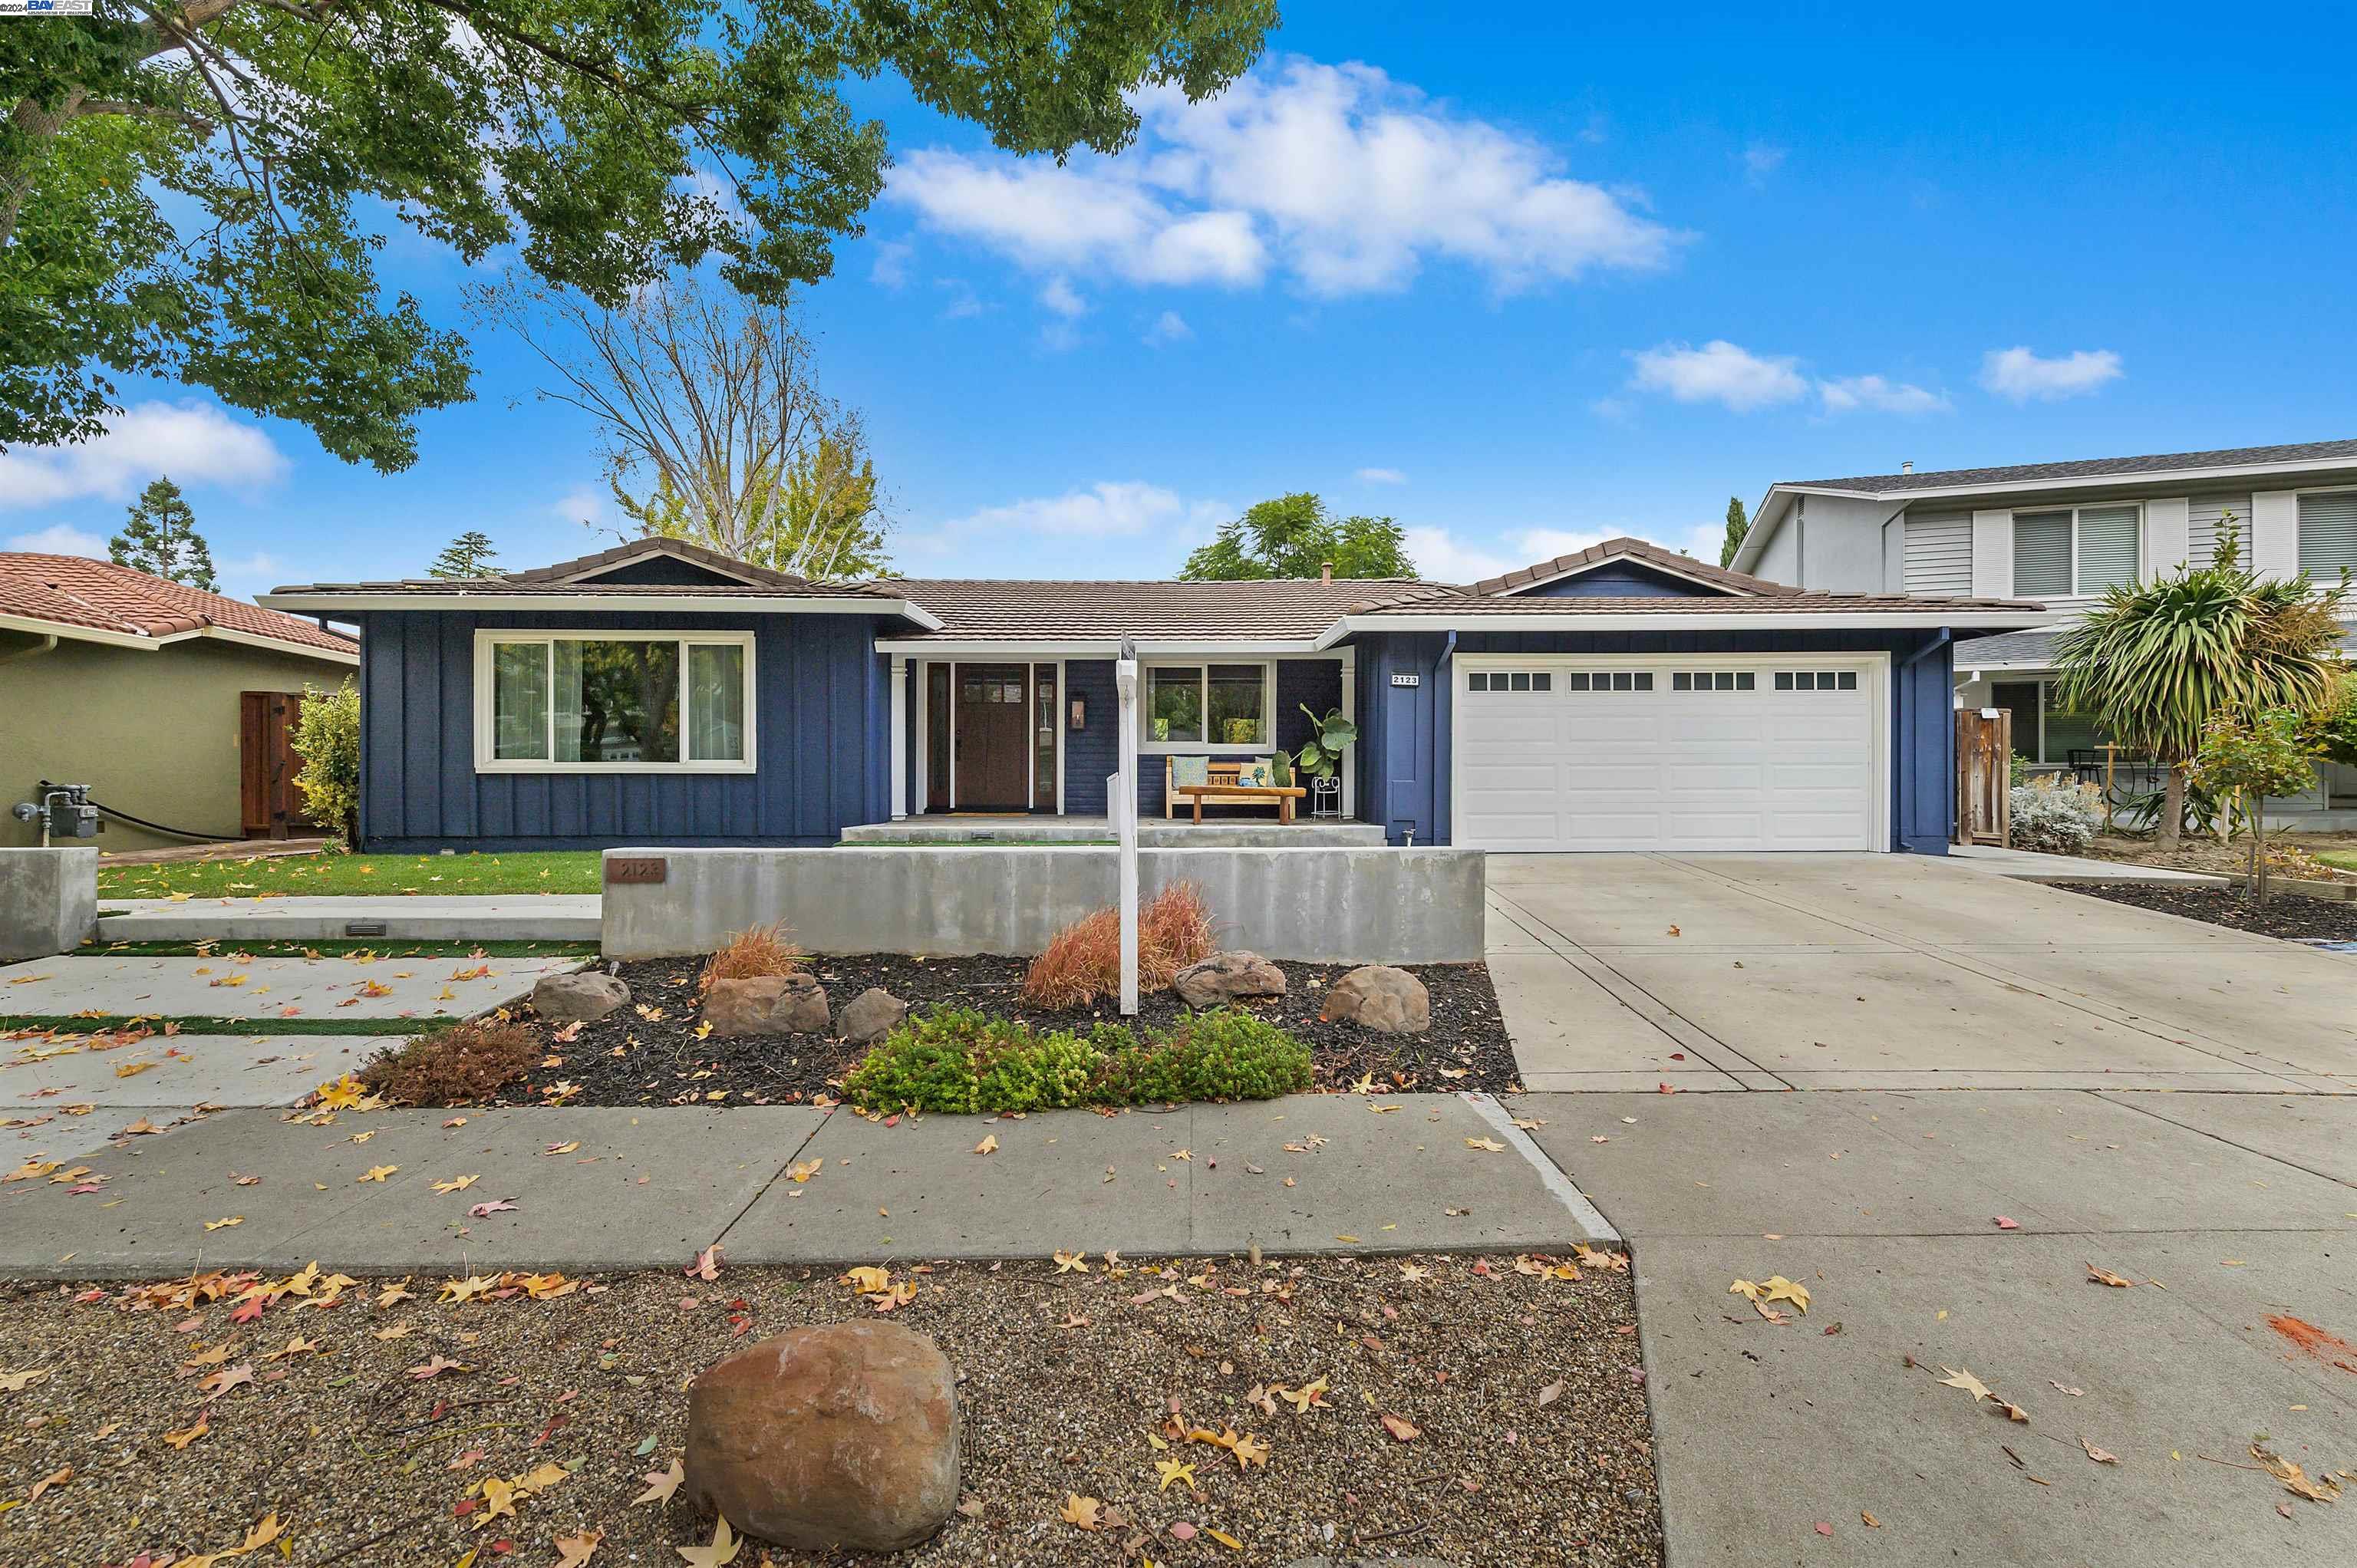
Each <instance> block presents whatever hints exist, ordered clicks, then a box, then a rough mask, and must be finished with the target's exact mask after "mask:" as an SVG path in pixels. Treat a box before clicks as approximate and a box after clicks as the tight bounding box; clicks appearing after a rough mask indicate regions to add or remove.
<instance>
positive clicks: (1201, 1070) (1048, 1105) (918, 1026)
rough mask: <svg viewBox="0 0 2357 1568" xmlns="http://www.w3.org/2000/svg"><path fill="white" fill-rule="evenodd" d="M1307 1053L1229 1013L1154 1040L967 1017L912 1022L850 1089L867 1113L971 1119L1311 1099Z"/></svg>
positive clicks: (1129, 1033)
mask: <svg viewBox="0 0 2357 1568" xmlns="http://www.w3.org/2000/svg"><path fill="white" fill-rule="evenodd" d="M1309 1081H1310V1071H1309V1048H1308V1047H1307V1046H1305V1045H1303V1044H1302V1043H1301V1042H1300V1041H1299V1040H1297V1039H1295V1038H1294V1037H1293V1036H1291V1035H1289V1034H1287V1033H1286V1031H1285V1030H1283V1029H1281V1028H1279V1027H1277V1026H1275V1025H1274V1024H1271V1023H1269V1022H1268V1021H1266V1020H1265V1019H1263V1018H1256V1017H1254V1015H1251V1014H1249V1013H1243V1012H1238V1011H1236V1010H1234V1009H1232V1008H1222V1009H1219V1010H1217V1011H1215V1012H1210V1013H1202V1014H1198V1015H1194V1016H1192V1017H1189V1018H1186V1019H1184V1020H1181V1021H1180V1022H1179V1023H1177V1024H1174V1025H1172V1026H1170V1027H1169V1028H1168V1029H1167V1030H1163V1031H1160V1032H1158V1033H1155V1034H1148V1035H1145V1036H1141V1035H1140V1034H1139V1033H1138V1032H1136V1031H1135V1030H1132V1029H1130V1028H1129V1027H1127V1026H1124V1025H1120V1024H1103V1023H1101V1024H1098V1025H1096V1026H1093V1027H1092V1028H1091V1029H1090V1030H1089V1031H1088V1032H1087V1033H1086V1034H1075V1033H1073V1032H1071V1031H1070V1030H1066V1029H1053V1030H1048V1031H1045V1032H1041V1031H1039V1030H1035V1029H1033V1028H1032V1027H1031V1026H1029V1025H1028V1024H1024V1023H1021V1022H1018V1021H1017V1020H1015V1019H1011V1018H993V1017H991V1016H989V1015H986V1014H983V1013H980V1012H977V1011H975V1010H974V1009H973V1008H969V1007H939V1008H935V1009H934V1010H932V1011H931V1012H930V1013H927V1014H925V1015H922V1016H921V1017H918V1016H912V1017H910V1018H909V1020H908V1021H907V1022H906V1023H904V1024H902V1025H901V1026H899V1028H897V1029H895V1030H893V1031H892V1033H891V1034H890V1035H888V1036H886V1037H885V1039H884V1041H883V1043H882V1044H880V1045H878V1046H877V1047H876V1048H875V1049H874V1050H872V1051H870V1052H868V1054H867V1057H866V1060H864V1061H862V1062H861V1063H860V1064H859V1065H858V1066H857V1067H856V1068H854V1069H852V1071H851V1073H850V1075H849V1076H848V1077H846V1078H845V1079H844V1080H843V1095H844V1099H845V1100H846V1101H849V1102H850V1103H852V1104H853V1105H856V1106H860V1107H862V1108H864V1109H866V1110H870V1111H888V1112H897V1111H933V1112H964V1113H972V1112H998V1111H1057V1110H1065V1109H1069V1108H1071V1107H1073V1106H1079V1105H1146V1104H1162V1103H1172V1102H1177V1101H1189V1100H1273V1099H1275V1097H1276V1096H1278V1095H1280V1094H1291V1093H1295V1092H1297V1091H1298V1090H1304V1089H1307V1088H1308V1087H1309Z"/></svg>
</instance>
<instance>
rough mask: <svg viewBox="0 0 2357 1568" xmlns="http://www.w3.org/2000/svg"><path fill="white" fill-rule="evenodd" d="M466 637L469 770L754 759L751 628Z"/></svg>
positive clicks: (735, 767)
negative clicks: (470, 663)
mask: <svg viewBox="0 0 2357 1568" xmlns="http://www.w3.org/2000/svg"><path fill="white" fill-rule="evenodd" d="M476 640H477V645H478V646H477V650H476V654H477V656H476V660H475V682H476V691H475V701H476V714H477V715H478V726H477V739H476V757H475V764H476V767H477V768H478V769H479V770H482V771H486V772H509V773H529V772H585V773H586V772H599V771H604V770H608V769H611V770H613V771H615V772H640V773H645V772H664V771H677V772H683V773H713V772H732V771H748V770H749V769H750V768H752V766H753V762H752V757H753V753H752V718H751V715H752V711H753V635H752V633H750V632H716V633H697V634H691V635H682V634H679V633H672V632H665V633H634V632H541V633H530V632H485V633H481V634H479V636H478V638H477V639H476Z"/></svg>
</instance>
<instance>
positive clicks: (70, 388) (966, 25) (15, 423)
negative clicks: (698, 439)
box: [0, 0, 1276, 472]
mask: <svg viewBox="0 0 2357 1568" xmlns="http://www.w3.org/2000/svg"><path fill="white" fill-rule="evenodd" d="M1275 22H1276V6H1275V0H1157V3H1156V4H1152V5H1068V4H1065V3H1064V0H130V3H128V4H124V3H122V0H104V4H103V5H102V6H101V7H100V10H99V14H97V15H94V16H48V17H42V18H40V19H38V20H36V21H29V22H25V21H20V22H16V23H15V24H12V25H10V26H9V27H7V29H6V35H5V38H0V83H5V86H0V92H5V103H0V111H5V112H0V447H6V446H14V445H16V444H18V443H26V442H31V443H56V442H63V441H79V440H85V439H88V438H89V437H91V436H93V435H98V434H99V433H101V432H102V431H103V430H104V429H105V428H106V425H107V422H108V419H109V418H110V416H111V415H112V414H113V413H116V412H118V409H117V405H116V398H117V392H118V389H117V385H116V378H118V377H127V376H138V377H160V378H164V379H167V380H178V381H183V382H185V383H187V384H189V385H192V386H200V387H206V388H209V389H210V390H211V391H212V392H214V393H215V394H216V395H218V396H219V397H220V398H221V400H222V401H223V402H224V403H229V404H231V405H232V406H235V407H238V408H242V409H247V410H250V411H252V412H253V413H259V414H264V415H270V416H274V417H278V418H285V419H290V420H294V421H296V422H298V423H300V424H305V425H307V426H308V427H309V428H310V430H311V431H312V432H313V434H314V435H317V437H318V439H319V441H320V443H321V444H322V445H323V446H326V447H327V449H328V451H330V452H332V453H334V454H335V455H336V456H339V457H341V458H344V459H346V460H347V461H351V462H368V463H371V464H373V465H374V466H376V467H379V468H381V469H383V470H386V471H388V472H390V471H393V470H396V469H399V468H402V467H406V466H407V465H408V464H410V463H411V462H413V461H414V459H415V456H416V444H417V416H418V415H419V413H421V412H423V411H425V410H429V409H436V408H441V407H445V406H447V405H449V404H451V403H458V402H461V401H463V400H465V399H466V398H467V397H468V395H470V391H469V384H470V380H471V369H470V365H469V361H468V354H467V349H466V346H465V343H464V341H463V340H462V339H461V338H460V337H459V336H458V335H457V334H456V333H453V332H449V331H447V330H444V329H442V328H437V327H436V326H435V325H434V324H433V323H432V322H430V321H429V320H428V319H427V317H426V313H425V309H424V307H423V306H421V305H420V304H419V302H418V301H417V300H415V299H414V298H412V297H411V296H409V295H405V294H404V295H393V296H392V297H390V298H388V297H387V295H386V291H385V290H384V289H383V288H382V285H380V283H379V280H378V277H377V272H376V258H377V254H378V252H380V251H381V250H382V246H383V243H384V239H383V236H382V234H381V233H379V232H377V231H376V227H377V225H378V223H379V215H380V214H392V215H393V216H394V218H395V219H396V220H398V221H401V222H404V223H406V224H407V225H409V226H410V227H411V228H412V229H414V230H415V231H417V232H418V233H420V234H422V235H424V236H425V237H426V238H427V239H429V240H432V241H435V242H439V243H442V244H445V245H447V246H448V247H450V248H451V249H452V250H453V251H455V252H457V254H458V255H459V256H460V257H461V258H463V259H464V260H465V261H467V262H468V263H479V262H480V261H482V260H483V259H484V258H485V257H486V256H488V255H490V253H491V252H494V251H498V250H502V249H505V248H509V247H513V248H514V249H515V250H516V251H517V252H518V253H519V254H520V256H521V258H522V264H523V266H524V267H525V268H526V269H528V270H529V271H530V272H531V274H533V276H534V277H535V278H536V279H537V280H538V281H539V282H540V283H541V284H542V285H546V286H549V287H553V288H569V289H576V290H578V291H580V292H581V293H582V294H584V295H587V296H588V297H589V298H591V299H593V300H594V301H596V302H597V304H599V305H601V306H618V305H619V304H620V303H621V302H622V301H624V300H625V299H627V298H629V297H630V295H632V294H633V293H634V292H636V291H637V290H639V289H640V288H643V287H645V286H646V285H650V284H651V283H653V282H654V281H655V280H657V279H659V278H661V277H662V276H663V275H665V274H668V273H671V272H673V271H675V270H681V269H694V268H696V267H698V266H700V265H702V264H704V263H706V262H707V261H713V262H716V263H717V266H718V271H719V274H720V275H721V276H722V277H723V278H724V279H725V280H726V283H727V284H728V285H729V286H731V287H733V288H735V289H736V290H737V291H738V292H740V293H742V294H744V295H747V296H748V298H751V299H755V300H759V301H762V302H766V303H770V304H775V303H777V302H779V301H781V300H782V299H783V298H784V297H785V296H786V293H787V290H788V289H789V287H790V286H791V285H794V284H797V283H809V282H814V281H816V280H817V279H820V278H823V277H825V276H827V275H828V274H829V273H830V272H831V271H832V269H833V266H834V243H835V242H836V241H837V240H838V239H840V238H843V237H845V236H856V235H857V234H858V233H860V232H861V229H860V219H861V215H862V214H863V213H864V212H865V211H866V209H867V208H868V207H869V205H870V204H871V203H873V202H874V201H875V199H876V198H877V194H878V193H879V192H880V191H881V190H882V188H883V183H884V170H885V167H886V166H887V165H888V162H889V157H888V151H887V147H886V141H885V135H884V129H883V127H882V125H881V124H879V123H877V122H876V121H873V120H863V119H861V118H860V117H859V116H858V114H857V113H855V111H854V110H853V108H852V106H851V104H850V103H849V102H847V101H846V95H847V94H849V93H853V92H856V91H865V89H864V88H863V87H862V86H861V84H863V83H865V82H866V81H872V80H873V79H875V78H877V77H879V76H884V75H887V74H889V75H892V76H895V77H897V78H898V79H899V85H900V86H902V87H904V88H905V89H906V90H907V91H909V94H910V95H911V96H912V97H913V98H914V99H915V100H916V101H917V102H920V103H921V104H923V105H925V106H926V107H927V108H929V109H931V110H935V111H938V112H940V113H944V114H948V115H951V116H953V117H955V118H958V119H962V120H966V121H971V122H973V123H974V124H978V125H979V126H980V127H982V129H983V130H984V131H985V132H986V133H987V134H988V135H989V136H990V139H991V140H992V142H994V143H995V144H996V145H997V146H999V147H1001V148H1003V149H1005V150H1006V151H1008V152H1011V153H1016V154H1047V155H1049V156H1056V157H1062V156H1064V155H1066V154H1068V153H1070V152H1071V150H1073V149H1074V148H1076V147H1087V148H1089V149H1091V150H1092V151H1096V152H1101V153H1115V152H1118V151H1120V150H1121V149H1122V148H1123V147H1125V146H1126V145H1129V143H1130V142H1131V140H1132V139H1133V138H1134V137H1135V134H1136V133H1137V128H1138V123H1139V121H1138V113H1137V111H1136V109H1135V107H1134V106H1133V103H1132V101H1131V100H1132V97H1133V95H1134V94H1135V93H1136V92H1137V91H1140V90H1142V89H1148V88H1157V87H1163V88H1169V87H1175V88H1177V89H1179V91H1183V92H1184V93H1185V94H1186V95H1187V96H1188V97H1189V99H1200V98H1203V97H1206V96H1208V95H1210V94H1211V93H1214V92H1217V91H1220V90H1221V89H1222V88H1223V87H1225V86H1227V85H1228V84H1229V83H1230V82H1232V81H1234V80H1235V79H1236V78H1237V77H1238V76H1240V75H1241V74H1242V73H1243V71H1244V70H1245V69H1246V68H1247V67H1249V66H1250V65H1251V64H1252V62H1253V60H1254V58H1255V57H1256V56H1257V55H1258V54H1259V52H1260V49H1261V47H1262V44H1263V42H1264V40H1265V37H1266V35H1267V33H1268V31H1269V29H1270V28H1271V27H1274V26H1275Z"/></svg>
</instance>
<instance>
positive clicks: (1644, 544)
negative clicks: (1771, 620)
mask: <svg viewBox="0 0 2357 1568" xmlns="http://www.w3.org/2000/svg"><path fill="white" fill-rule="evenodd" d="M1616 557H1620V558H1626V559H1630V560H1634V561H1638V562H1641V563H1642V564H1647V565H1652V566H1658V567H1661V568H1662V569H1663V571H1668V572H1675V573H1677V574H1678V575H1681V576H1685V577H1694V578H1696V579H1698V580H1700V581H1702V582H1705V583H1710V584H1714V585H1717V586H1719V587H1722V588H1725V589H1726V590H1727V591H1728V592H1729V593H1734V594H1797V593H1799V592H1800V591H1801V590H1800V589H1798V588H1793V587H1788V586H1786V585H1784V584H1782V583H1771V582H1770V581H1769V580H1768V579H1767V578H1765V577H1755V576H1752V575H1750V574H1749V573H1748V572H1730V571H1728V570H1727V568H1725V567H1723V566H1713V565H1710V564H1706V563H1705V562H1701V561H1697V560H1695V558H1694V557H1693V556H1691V555H1681V554H1679V553H1677V552H1676V551H1674V550H1668V549H1664V548H1663V547H1662V546H1661V545H1659V544H1655V543H1653V542H1651V541H1649V540H1643V539H1630V538H1626V537H1623V538H1620V539H1608V540H1605V541H1604V542H1601V543H1598V544H1591V545H1589V546H1588V547H1587V549H1585V550H1575V551H1573V552H1572V553H1570V554H1568V555H1558V556H1556V557H1555V559H1554V560H1552V561H1542V562H1539V563H1538V564H1536V565H1533V566H1524V567H1523V568H1521V569H1520V570H1519V571H1513V572H1509V573H1507V574H1506V575H1504V576H1502V577H1491V578H1487V579H1485V580H1484V581H1482V582H1479V583H1476V584H1474V585H1473V591H1474V592H1475V593H1477V594H1512V592H1513V591H1514V590H1515V589H1517V588H1521V587H1524V586H1527V585H1531V584H1533V583H1543V582H1545V581H1546V580H1547V579H1549V578H1551V577H1561V576H1564V575H1566V574H1569V573H1573V572H1577V571H1578V570H1580V569H1581V568H1582V567H1586V566H1600V565H1602V564H1604V563H1605V562H1607V561H1609V560H1613V559H1615V558H1616Z"/></svg>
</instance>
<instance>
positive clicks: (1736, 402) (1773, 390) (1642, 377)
mask: <svg viewBox="0 0 2357 1568" xmlns="http://www.w3.org/2000/svg"><path fill="white" fill-rule="evenodd" d="M1631 359H1633V360H1636V362H1637V373H1636V375H1635V376H1634V377H1632V378H1631V380H1630V382H1629V384H1630V385H1631V386H1632V387H1635V388H1637V389H1638V390H1639V391H1641V392H1667V393H1668V394H1669V395H1670V396H1671V397H1673V398H1675V399H1676V400H1677V401H1678V402H1680V403H1725V404H1726V405H1727V407H1728V408H1730V409H1733V410H1734V411H1735V412H1736V413H1749V412H1750V411H1751V410H1753V409H1755V408H1766V407H1769V406H1770V405H1771V404H1774V403H1791V402H1792V400H1793V399H1795V398H1799V397H1804V396H1806V395H1807V394H1808V390H1809V383H1808V382H1807V381H1803V379H1802V377H1801V374H1800V372H1799V371H1796V370H1794V369H1793V367H1794V366H1795V365H1797V364H1799V363H1800V361H1799V360H1796V359H1793V358H1792V356H1790V355H1769V356H1762V355H1759V354H1754V353H1752V352H1751V351H1750V350H1749V349H1740V348H1738V347H1737V346H1736V345H1734V344H1732V343H1730V342H1728V341H1727V339H1725V338H1713V339H1712V340H1711V341H1709V342H1707V343H1706V344H1704V345H1703V346H1702V347H1701V348H1699V349H1696V348H1694V347H1692V346H1691V345H1688V344H1684V343H1664V344H1663V345H1662V346H1661V347H1660V348H1658V349H1644V350H1642V351H1641V352H1639V353H1636V354H1633V355H1631Z"/></svg>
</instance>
